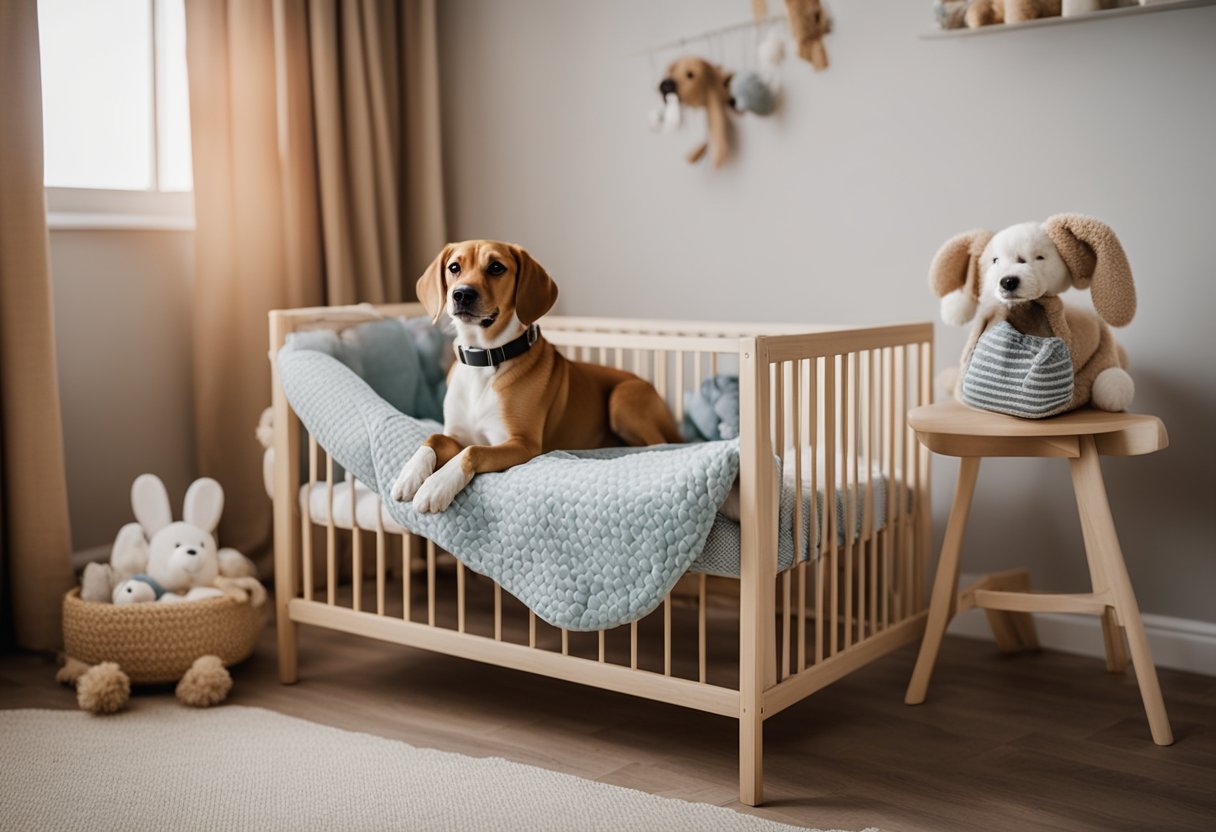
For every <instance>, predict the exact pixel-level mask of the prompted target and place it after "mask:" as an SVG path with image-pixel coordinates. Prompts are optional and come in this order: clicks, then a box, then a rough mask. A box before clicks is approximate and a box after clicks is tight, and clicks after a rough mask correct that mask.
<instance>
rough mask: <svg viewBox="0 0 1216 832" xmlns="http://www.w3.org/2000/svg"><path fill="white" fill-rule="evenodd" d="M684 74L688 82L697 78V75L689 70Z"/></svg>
mask: <svg viewBox="0 0 1216 832" xmlns="http://www.w3.org/2000/svg"><path fill="white" fill-rule="evenodd" d="M684 74H685V75H687V76H688V78H689V80H692V79H693V78H696V77H697V74H696V73H695V72H693V71H692V70H691V69H690V70H688V72H686V73H684Z"/></svg>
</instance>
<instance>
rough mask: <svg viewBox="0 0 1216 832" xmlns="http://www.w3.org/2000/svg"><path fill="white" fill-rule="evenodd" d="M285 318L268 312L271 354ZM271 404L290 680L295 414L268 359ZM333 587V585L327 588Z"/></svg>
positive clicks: (281, 641)
mask: <svg viewBox="0 0 1216 832" xmlns="http://www.w3.org/2000/svg"><path fill="white" fill-rule="evenodd" d="M287 331H288V329H287V322H286V320H285V318H284V317H283V315H282V313H279V312H272V313H271V315H270V354H271V355H272V356H273V355H275V353H276V351H277V350H278V349H279V347H281V346H283V344H284V342H285V341H286V339H287ZM270 367H271V376H272V380H273V386H272V389H271V406H272V407H273V408H274V612H275V631H276V635H277V637H278V638H277V640H278V653H279V681H280V682H282V683H283V684H285V685H290V684H294V683H295V681H296V678H297V675H298V672H297V665H298V662H297V646H296V629H297V625H296V623H295V622H294V621H292V620H291V616H290V615H289V614H288V612H287V605H288V603H290V601H291V599H292V598H295V597H296V596H297V593H298V592H299V587H298V586H297V584H298V583H299V576H298V574H297V573H298V567H297V558H298V557H299V556H300V551H301V550H300V546H301V539H300V538H301V534H300V518H299V515H298V514H297V512H298V506H299V503H297V502H296V499H295V495H296V493H297V491H298V489H299V487H300V455H299V453H298V451H299V448H300V420H299V419H298V418H297V417H296V415H295V413H293V412H292V410H291V406H290V405H289V404H288V403H287V396H286V395H285V394H284V392H283V385H282V383H281V382H280V380H279V377H278V367H277V365H276V364H275V362H274V361H273V360H272V361H271V362H270ZM331 591H332V590H331Z"/></svg>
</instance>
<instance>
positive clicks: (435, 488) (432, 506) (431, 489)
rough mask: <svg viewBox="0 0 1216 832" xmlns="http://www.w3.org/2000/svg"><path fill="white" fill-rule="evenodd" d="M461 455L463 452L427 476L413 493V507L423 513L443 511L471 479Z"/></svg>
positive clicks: (471, 476)
mask: <svg viewBox="0 0 1216 832" xmlns="http://www.w3.org/2000/svg"><path fill="white" fill-rule="evenodd" d="M461 456H463V453H462V454H459V455H457V456H456V457H455V458H454V459H452V460H451V461H450V462H448V464H447V465H445V466H443V467H442V468H440V469H439V470H438V471H436V472H435V473H433V474H431V476H430V477H428V478H427V481H426V482H424V483H423V484H422V487H421V488H419V489H418V493H417V494H415V495H414V508H415V509H417V510H418V511H421V512H423V513H428V512H438V511H443V510H444V509H446V508H447V507H448V506H450V505H451V504H452V500H454V499H456V495H457V494H459V493H460V492H461V491H463V490H464V487H465V486H466V485H468V484H469V483H470V482H471V481H472V480H473V475H472V474H466V473H465V471H464V465H463V462H464V460H462V459H461Z"/></svg>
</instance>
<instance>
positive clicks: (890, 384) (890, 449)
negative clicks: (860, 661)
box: [882, 348, 899, 627]
mask: <svg viewBox="0 0 1216 832" xmlns="http://www.w3.org/2000/svg"><path fill="white" fill-rule="evenodd" d="M883 357H884V365H885V369H886V376H885V378H884V379H883V383H884V390H885V396H886V414H885V415H886V438H885V441H884V443H883V450H884V452H885V456H886V462H887V526H886V529H885V532H886V534H884V535H883V553H882V571H883V575H882V624H883V627H887V626H889V625H890V623H891V618H892V612H893V610H892V607H894V603H893V601H894V599H893V598H892V593H893V592H894V591H895V581H894V578H893V576H892V574H891V569H892V566H893V564H894V558H893V555H892V552H891V547H892V541H893V539H894V537H895V511H896V508H897V506H898V504H899V490H898V489H897V488H896V483H895V408H896V403H895V384H896V376H895V350H894V348H888V349H885V350H883Z"/></svg>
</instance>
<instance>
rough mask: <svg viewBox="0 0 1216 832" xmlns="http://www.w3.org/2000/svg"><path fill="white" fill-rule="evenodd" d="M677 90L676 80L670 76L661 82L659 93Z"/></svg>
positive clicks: (666, 93) (667, 93)
mask: <svg viewBox="0 0 1216 832" xmlns="http://www.w3.org/2000/svg"><path fill="white" fill-rule="evenodd" d="M675 91H676V82H675V81H673V80H672V79H670V78H664V79H663V80H662V81H660V82H659V95H664V96H665V95H670V94H671V93H674V92H675Z"/></svg>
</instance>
